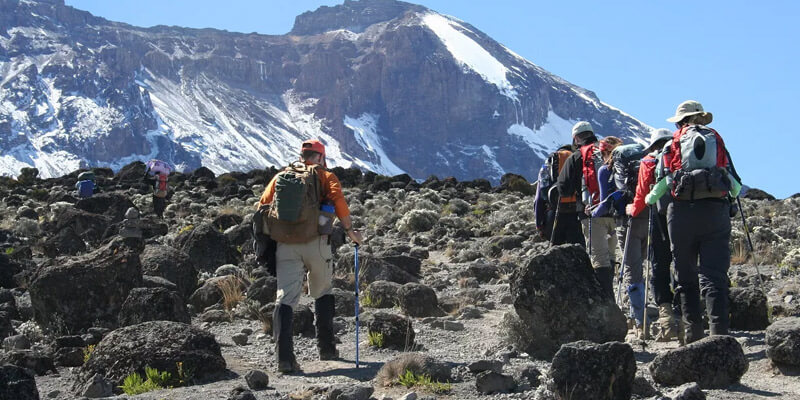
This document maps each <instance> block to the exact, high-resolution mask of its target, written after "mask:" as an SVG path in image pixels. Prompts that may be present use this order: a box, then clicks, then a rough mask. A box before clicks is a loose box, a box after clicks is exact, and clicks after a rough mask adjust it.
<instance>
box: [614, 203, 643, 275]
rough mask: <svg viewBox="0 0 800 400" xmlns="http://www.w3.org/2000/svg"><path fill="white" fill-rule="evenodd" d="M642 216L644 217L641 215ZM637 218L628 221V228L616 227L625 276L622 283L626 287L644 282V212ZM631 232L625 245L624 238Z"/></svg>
mask: <svg viewBox="0 0 800 400" xmlns="http://www.w3.org/2000/svg"><path fill="white" fill-rule="evenodd" d="M642 214H644V217H642V216H641V215H642ZM639 215H640V216H639V217H636V218H633V219H631V220H630V226H629V227H625V226H624V225H622V226H619V227H617V240H618V241H619V243H620V248H621V250H620V251H621V252H623V256H622V258H623V259H624V260H625V265H624V266H623V268H625V274H624V276H623V278H624V279H623V282H624V283H625V286H626V287H627V286H628V285H630V284H633V283H641V282H644V277H643V273H642V271H643V270H642V266H643V265H644V261H645V258H647V229H648V226H647V222H648V218H647V214H645V213H644V212H643V213H641V214H639ZM628 229H630V230H631V236H630V238H629V240H630V243H625V237H626V235H627V233H628Z"/></svg>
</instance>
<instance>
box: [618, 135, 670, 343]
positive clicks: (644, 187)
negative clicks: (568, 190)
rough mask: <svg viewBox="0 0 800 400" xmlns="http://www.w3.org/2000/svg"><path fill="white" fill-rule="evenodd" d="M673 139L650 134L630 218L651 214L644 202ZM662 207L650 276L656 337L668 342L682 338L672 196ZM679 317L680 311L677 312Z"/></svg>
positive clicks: (629, 208) (657, 217) (656, 217)
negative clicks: (675, 290) (669, 215)
mask: <svg viewBox="0 0 800 400" xmlns="http://www.w3.org/2000/svg"><path fill="white" fill-rule="evenodd" d="M671 139H672V132H670V131H669V130H668V129H658V130H655V131H653V132H652V133H651V134H650V143H649V145H648V146H647V148H645V150H644V152H645V154H646V155H645V156H644V158H642V161H641V162H640V163H639V175H638V180H637V184H636V193H635V195H634V198H633V202H631V203H630V204H628V206H627V207H626V209H625V211H626V213H627V214H628V215H630V216H631V217H637V216H640V215H642V213H646V214H644V215H647V214H649V212H650V210H649V207H650V206H648V205H647V204H646V203H645V201H644V199H645V196H647V193H649V192H650V189H651V188H652V187H653V185H654V184H655V183H656V166H657V164H658V157H659V156H660V154H661V149H662V148H664V145H665V144H667V143H668V142H669V141H670V140H671ZM660 203H661V204H659V205H658V207H657V212H655V213H654V221H652V223H654V224H655V226H654V227H653V236H652V237H651V238H650V243H651V244H652V246H653V247H652V248H653V260H652V264H651V265H652V273H651V274H650V287H652V288H653V298H654V299H655V301H656V304H658V315H659V317H658V325H659V329H660V331H659V333H658V334H657V335H656V340H657V341H669V340H672V339H674V338H675V337H676V335H679V334H680V336H683V335H682V334H681V332H680V331H679V330H678V326H677V322H676V319H675V314H676V311H679V310H676V309H675V308H679V307H674V306H673V304H674V296H673V293H672V286H674V282H673V279H672V274H671V273H670V264H671V263H672V253H671V252H670V244H669V236H668V234H667V217H666V215H667V205H668V204H669V196H665V197H663V198H662V201H661V202H660ZM678 314H679V312H678Z"/></svg>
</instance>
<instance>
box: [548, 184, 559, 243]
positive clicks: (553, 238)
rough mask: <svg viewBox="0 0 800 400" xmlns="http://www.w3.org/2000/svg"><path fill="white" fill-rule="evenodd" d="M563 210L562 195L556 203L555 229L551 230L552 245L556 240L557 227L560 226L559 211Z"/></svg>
mask: <svg viewBox="0 0 800 400" xmlns="http://www.w3.org/2000/svg"><path fill="white" fill-rule="evenodd" d="M559 211H561V196H558V204H556V215H555V216H553V230H552V231H550V245H549V246H547V247H553V242H555V241H556V227H557V226H558V213H559Z"/></svg>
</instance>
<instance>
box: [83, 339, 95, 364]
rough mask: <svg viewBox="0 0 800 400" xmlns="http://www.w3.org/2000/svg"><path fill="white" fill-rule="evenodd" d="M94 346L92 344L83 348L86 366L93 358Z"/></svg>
mask: <svg viewBox="0 0 800 400" xmlns="http://www.w3.org/2000/svg"><path fill="white" fill-rule="evenodd" d="M94 346H95V345H93V344H90V345H88V346H86V347H84V348H83V363H84V364H86V363H87V362H89V359H90V358H92V353H94Z"/></svg>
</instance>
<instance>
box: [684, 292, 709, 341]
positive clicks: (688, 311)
mask: <svg viewBox="0 0 800 400" xmlns="http://www.w3.org/2000/svg"><path fill="white" fill-rule="evenodd" d="M680 293H681V311H682V312H683V326H684V329H685V330H686V334H685V335H684V342H685V343H686V344H689V343H692V342H696V341H698V340H700V339H702V338H703V337H704V336H705V333H704V332H703V314H702V312H701V310H700V290H699V289H698V288H682V289H681V291H680Z"/></svg>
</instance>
